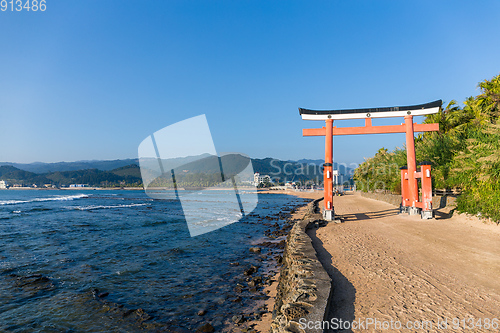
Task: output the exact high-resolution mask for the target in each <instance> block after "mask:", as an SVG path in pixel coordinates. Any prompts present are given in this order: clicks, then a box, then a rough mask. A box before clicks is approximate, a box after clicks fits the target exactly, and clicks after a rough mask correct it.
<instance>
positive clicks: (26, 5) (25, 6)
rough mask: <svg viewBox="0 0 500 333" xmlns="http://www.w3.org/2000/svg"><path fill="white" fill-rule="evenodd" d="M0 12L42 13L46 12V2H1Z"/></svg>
mask: <svg viewBox="0 0 500 333" xmlns="http://www.w3.org/2000/svg"><path fill="white" fill-rule="evenodd" d="M0 10H1V11H2V12H5V11H10V12H21V11H27V12H29V11H32V12H38V11H41V12H44V11H46V10H47V2H46V0H1V1H0Z"/></svg>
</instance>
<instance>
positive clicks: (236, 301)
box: [231, 296, 241, 303]
mask: <svg viewBox="0 0 500 333" xmlns="http://www.w3.org/2000/svg"><path fill="white" fill-rule="evenodd" d="M231 302H235V303H238V302H241V297H239V296H238V297H236V298H235V299H233V300H231Z"/></svg>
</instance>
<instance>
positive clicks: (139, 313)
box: [135, 309, 153, 321]
mask: <svg viewBox="0 0 500 333" xmlns="http://www.w3.org/2000/svg"><path fill="white" fill-rule="evenodd" d="M135 314H136V316H137V317H139V321H146V320H149V319H151V318H153V317H151V316H150V315H148V314H147V313H146V311H144V310H143V309H137V310H135Z"/></svg>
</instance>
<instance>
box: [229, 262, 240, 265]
mask: <svg viewBox="0 0 500 333" xmlns="http://www.w3.org/2000/svg"><path fill="white" fill-rule="evenodd" d="M229 265H231V266H239V265H240V263H239V262H232V263H230V264H229Z"/></svg>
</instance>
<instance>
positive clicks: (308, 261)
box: [270, 199, 331, 333]
mask: <svg viewBox="0 0 500 333" xmlns="http://www.w3.org/2000/svg"><path fill="white" fill-rule="evenodd" d="M319 200H322V199H319ZM319 200H315V201H313V202H311V203H310V204H309V205H308V208H307V209H308V212H307V213H306V215H305V217H304V219H302V220H300V221H297V222H296V223H295V225H294V226H293V228H292V229H291V230H290V232H289V234H288V237H287V242H286V247H285V250H284V253H283V265H282V267H281V270H280V277H279V282H278V292H277V295H276V300H275V305H274V310H273V320H272V323H271V330H270V332H271V333H282V332H294V333H299V332H322V330H318V329H307V330H304V329H302V328H301V325H300V322H304V321H305V322H317V321H322V320H324V317H325V313H327V311H328V304H329V298H330V291H331V279H330V277H329V276H328V273H327V272H326V271H325V270H324V268H323V266H322V265H321V263H320V262H319V260H318V258H317V257H316V251H315V250H314V248H313V246H312V242H311V238H310V237H309V236H308V235H307V234H306V230H307V229H308V228H309V227H311V226H313V225H317V224H321V223H324V221H323V220H322V217H321V215H320V214H318V213H316V210H317V205H318V201H319Z"/></svg>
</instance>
